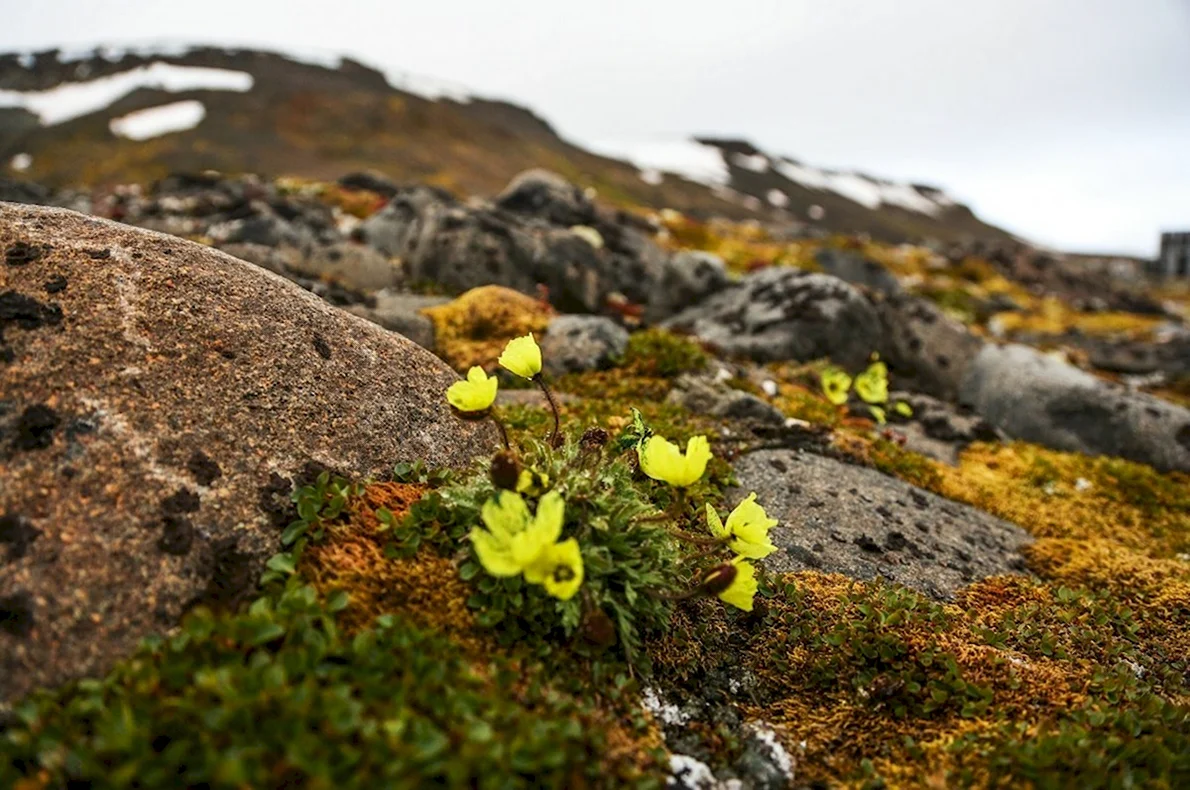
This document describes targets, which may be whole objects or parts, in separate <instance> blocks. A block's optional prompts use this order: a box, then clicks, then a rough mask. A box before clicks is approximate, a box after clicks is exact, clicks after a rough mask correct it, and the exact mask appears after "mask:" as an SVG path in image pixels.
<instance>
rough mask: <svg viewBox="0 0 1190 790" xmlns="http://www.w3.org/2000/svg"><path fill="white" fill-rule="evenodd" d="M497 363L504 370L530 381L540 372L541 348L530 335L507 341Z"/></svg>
mask: <svg viewBox="0 0 1190 790" xmlns="http://www.w3.org/2000/svg"><path fill="white" fill-rule="evenodd" d="M498 361H499V363H500V365H501V367H503V368H504V369H506V370H509V371H511V372H512V373H515V374H516V375H518V376H520V377H521V378H525V379H531V378H533V377H534V376H536V375H537V374H538V373H540V372H541V348H540V347H539V346H538V345H537V341H536V340H534V339H533V335H532V333H530V334H527V335H525V336H524V337H518V338H515V339H513V340H510V341H508V345H506V346H505V347H504V352H503V353H502V354H501V355H500V359H499V360H498Z"/></svg>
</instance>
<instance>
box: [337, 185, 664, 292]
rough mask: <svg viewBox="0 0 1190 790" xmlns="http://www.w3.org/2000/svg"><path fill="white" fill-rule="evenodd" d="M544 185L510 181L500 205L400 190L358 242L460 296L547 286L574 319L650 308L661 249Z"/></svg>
mask: <svg viewBox="0 0 1190 790" xmlns="http://www.w3.org/2000/svg"><path fill="white" fill-rule="evenodd" d="M542 178H544V177H538V176H534V178H532V179H526V180H524V181H521V182H520V183H519V184H518V181H514V183H513V186H510V187H509V191H506V192H505V193H504V194H503V195H502V196H501V197H500V198H499V199H498V200H497V202H496V203H484V202H474V203H468V204H463V203H460V202H458V201H457V200H455V199H454V198H452V197H451V196H450V195H448V194H445V193H443V192H441V191H439V190H434V189H430V188H427V187H413V188H409V189H403V190H401V191H400V192H399V193H397V194H396V195H395V196H394V197H393V199H392V200H391V201H390V202H389V204H388V205H387V206H385V208H384V209H382V210H381V211H379V212H377V213H376V214H374V215H372V216H371V217H369V218H368V219H367V220H365V221H364V222H363V223H362V224H361V225H360V227H359V228H358V229H357V235H358V236H359V238H361V239H362V240H363V241H365V242H366V243H368V244H370V245H372V246H373V247H375V248H376V249H377V250H379V251H380V252H382V253H384V254H385V255H389V256H393V257H399V258H400V259H401V260H402V262H403V265H404V269H405V273H406V276H407V277H408V279H409V280H410V281H411V282H421V281H425V282H433V283H436V284H438V285H440V286H442V287H445V288H447V289H450V290H453V291H460V292H461V291H466V290H469V289H471V288H477V287H479V286H481V285H503V286H505V287H507V288H512V289H515V290H517V291H520V292H521V293H526V294H532V295H536V294H538V293H539V291H540V289H541V288H542V287H544V288H545V290H546V292H547V293H548V295H549V299H550V302H551V303H552V304H553V305H554V306H555V307H557V308H558V309H559V310H561V311H563V312H570V313H594V312H599V311H601V310H603V309H604V308H605V307H606V306H607V304H608V302H609V299H611V298H612V297H613V296H615V297H624V298H626V299H627V300H628V301H630V302H634V303H637V304H644V303H646V302H647V301H648V300H649V298H650V297H651V296H652V294H653V293H654V289H653V284H654V283H655V282H656V281H657V278H658V275H659V271H660V267H661V266H662V265H663V264H664V262H665V260H666V258H665V254H664V253H663V252H662V251H661V249H660V248H659V247H658V246H657V245H656V244H655V243H653V241H652V240H651V239H649V238H648V237H647V236H646V235H645V234H644V233H643V232H642V231H640V230H638V229H637V228H635V227H633V226H631V225H630V224H629V223H627V222H621V221H619V218H618V217H617V216H616V215H611V214H605V213H603V212H598V211H594V209H592V210H591V213H588V210H587V209H588V208H589V201H586V198H585V196H584V195H583V194H582V192H581V191H578V192H575V190H576V189H577V188H576V187H573V186H572V185H569V184H566V182H565V181H560V180H557V179H556V177H555V178H551V179H546V181H542ZM547 182H548V183H547ZM551 184H552V186H550V185H551ZM561 185H565V188H563V186H561ZM559 191H560V193H561V194H560V193H559ZM584 201H586V202H584ZM577 220H583V223H581V224H583V225H584V226H585V227H590V228H593V229H594V230H596V231H597V232H598V233H599V237H600V240H602V242H603V243H602V245H599V244H592V243H591V241H590V240H589V239H588V238H585V237H584V234H585V233H586V231H576V230H575V229H574V228H575V226H576V225H578V224H580V223H578V222H577ZM588 222H589V223H590V224H587V223H588Z"/></svg>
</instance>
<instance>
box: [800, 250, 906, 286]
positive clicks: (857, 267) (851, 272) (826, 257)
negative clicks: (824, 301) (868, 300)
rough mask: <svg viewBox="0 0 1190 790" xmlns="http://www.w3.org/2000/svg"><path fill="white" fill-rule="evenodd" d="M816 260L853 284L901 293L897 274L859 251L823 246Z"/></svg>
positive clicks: (835, 275)
mask: <svg viewBox="0 0 1190 790" xmlns="http://www.w3.org/2000/svg"><path fill="white" fill-rule="evenodd" d="M814 260H815V261H817V262H818V265H819V266H821V267H822V270H823V271H824V272H826V273H827V274H829V275H831V276H832V277H838V278H839V279H840V280H846V281H847V282H849V283H851V284H852V285H862V286H863V287H865V288H869V289H871V290H873V291H877V292H879V293H883V294H899V293H901V290H902V289H901V283H900V282H898V281H897V278H896V275H894V274H893V273H892V272H890V271H889V270H888V269H886V268H884V267H883V266H882V265H880V264H879V263H877V262H876V261H873V260H870V259H868V258H865V257H864V256H863V255H860V254H859V253H857V252H853V251H851V250H840V249H836V248H834V247H823V248H822V249H820V250H819V251H818V252H817V253H816V254H815V255H814Z"/></svg>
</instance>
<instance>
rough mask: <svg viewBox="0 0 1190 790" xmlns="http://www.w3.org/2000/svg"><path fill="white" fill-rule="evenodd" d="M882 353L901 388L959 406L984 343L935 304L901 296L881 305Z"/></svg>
mask: <svg viewBox="0 0 1190 790" xmlns="http://www.w3.org/2000/svg"><path fill="white" fill-rule="evenodd" d="M875 306H876V312H877V313H878V314H879V316H880V323H881V326H882V327H883V332H882V342H881V345H880V348H881V351H882V353H883V354H884V357H885V360H886V361H887V362H888V365H889V367H890V368H891V369H892V371H893V373H894V374H895V376H896V380H897V383H898V385H900V386H902V387H905V388H906V389H911V390H915V391H917V392H924V393H926V394H927V395H933V396H934V397H936V398H941V399H942V400H948V401H953V400H954V399H955V398H956V397H957V396H958V392H959V386H960V385H961V383H962V380H963V376H964V375H965V373H966V370H967V366H968V365H969V364H970V362H971V360H973V359H974V358H975V356H976V355H977V354H978V353H979V349H980V348H982V347H983V345H984V341H983V340H982V339H981V338H979V337H976V336H975V335H973V334H971V332H969V331H968V330H967V328H966V327H965V326H963V325H962V324H961V323H959V322H958V321H956V320H955V319H953V318H951V317H950V316H948V315H946V314H945V313H943V312H942V310H941V309H940V308H939V307H938V306H937V305H935V304H933V303H932V302H929V301H926V300H925V299H922V298H920V297H917V296H910V295H908V294H896V295H893V296H890V297H887V298H884V299H877V300H876V302H875Z"/></svg>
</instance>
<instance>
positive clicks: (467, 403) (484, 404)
mask: <svg viewBox="0 0 1190 790" xmlns="http://www.w3.org/2000/svg"><path fill="white" fill-rule="evenodd" d="M496 386H497V381H496V377H495V376H489V375H488V374H487V373H484V372H483V368H481V367H479V366H478V365H476V366H475V367H473V368H471V370H469V371H467V378H466V379H465V380H463V381H456V382H455V383H454V384H451V385H450V386H449V387H447V388H446V400H448V401H449V402H450V405H451V406H454V407H455V408H456V409H458V410H459V411H486V410H487V409H489V408H490V407H491V405H492V402H493V401H494V400H496Z"/></svg>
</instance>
